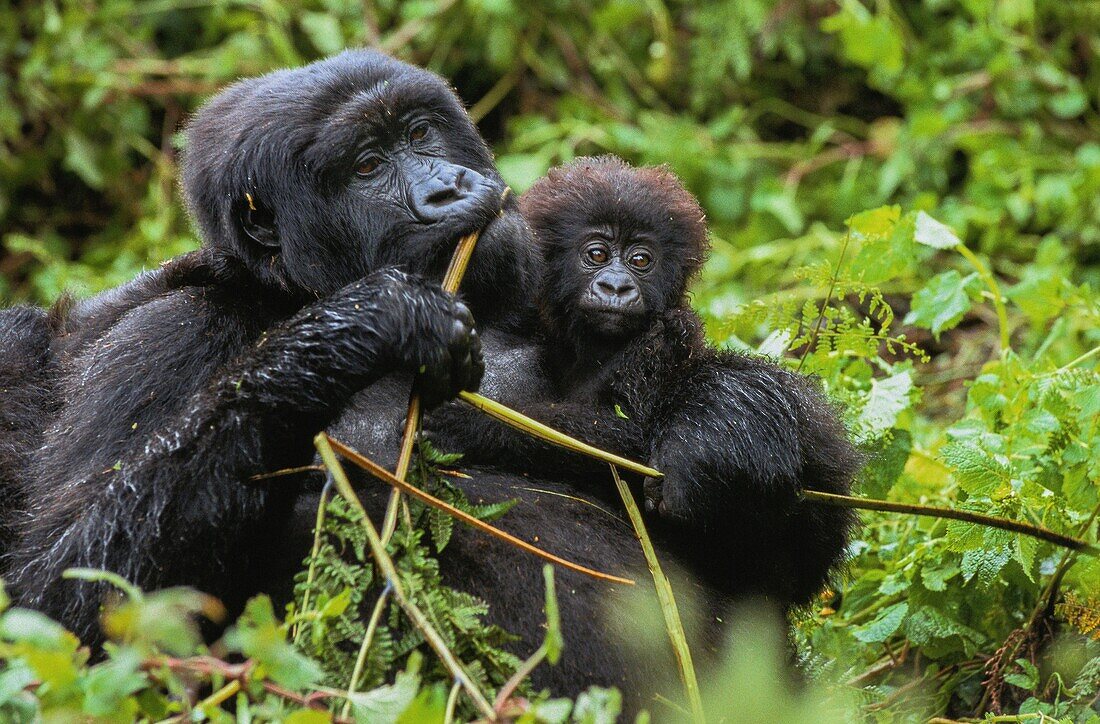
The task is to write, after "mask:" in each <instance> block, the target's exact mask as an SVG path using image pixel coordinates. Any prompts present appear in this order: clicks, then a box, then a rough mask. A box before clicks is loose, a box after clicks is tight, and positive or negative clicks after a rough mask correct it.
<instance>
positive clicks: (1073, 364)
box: [1058, 347, 1100, 372]
mask: <svg viewBox="0 0 1100 724" xmlns="http://www.w3.org/2000/svg"><path fill="white" fill-rule="evenodd" d="M1098 354H1100V347H1093V348H1092V349H1090V350H1089V351H1088V352H1085V353H1084V354H1083V355H1081V356H1080V357H1077V358H1076V359H1073V360H1070V361H1069V362H1066V363H1065V364H1064V365H1062V366H1061V367H1059V368H1058V371H1059V372H1065V371H1066V370H1068V369H1070V368H1072V367H1076V366H1077V365H1079V364H1081V363H1082V362H1088V361H1089V360H1090V359H1092V358H1093V357H1095V356H1096V355H1098Z"/></svg>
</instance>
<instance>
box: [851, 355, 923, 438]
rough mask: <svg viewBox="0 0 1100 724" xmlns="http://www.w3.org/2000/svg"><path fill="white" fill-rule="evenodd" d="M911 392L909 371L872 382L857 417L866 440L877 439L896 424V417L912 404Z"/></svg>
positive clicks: (911, 379) (911, 384)
mask: <svg viewBox="0 0 1100 724" xmlns="http://www.w3.org/2000/svg"><path fill="white" fill-rule="evenodd" d="M912 390H913V377H912V375H911V374H910V372H909V370H905V371H904V372H899V373H898V374H895V375H891V376H890V377H885V378H883V379H879V380H872V382H871V391H870V393H869V394H868V396H867V402H866V404H864V406H863V410H862V411H861V412H860V416H859V426H860V429H861V431H862V432H863V433H864V435H865V437H866V438H868V439H877V438H879V437H881V436H882V435H883V434H884V433H885V432H886V431H888V430H890V429H892V428H893V427H894V425H896V424H897V422H898V415H900V414H901V413H902V412H903V411H905V410H907V409H909V406H910V405H911V404H912V400H911V398H910V393H911V392H912Z"/></svg>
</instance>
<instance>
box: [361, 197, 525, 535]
mask: <svg viewBox="0 0 1100 724" xmlns="http://www.w3.org/2000/svg"><path fill="white" fill-rule="evenodd" d="M511 192H512V189H510V188H508V187H507V186H506V187H505V188H504V192H503V193H502V194H501V196H500V204H501V208H503V207H504V201H505V200H506V199H507V198H508V195H509V194H510V193H511ZM479 236H481V231H480V230H479V231H475V232H474V233H472V234H467V235H466V236H464V237H462V238H461V239H459V240H458V245H457V246H456V247H455V251H454V254H453V255H451V262H450V264H448V265H447V271H446V272H445V273H444V274H443V284H442V285H441V286H442V287H443V291H445V292H450V293H451V294H454V293H455V292H457V291H458V287H459V285H460V284H462V277H463V276H465V274H466V267H467V266H469V264H470V257H471V256H473V253H474V247H475V246H477V239H478V237H479ZM422 412H423V410H422V409H421V406H420V395H418V394H416V391H415V390H414V391H413V392H412V393H411V394H410V395H409V408H408V410H407V411H406V413H405V429H404V430H403V431H402V433H401V450H400V452H399V453H398V456H397V465H396V466H395V467H394V474H395V475H396V476H397V478H398V480H401V481H402V482H404V480H405V477H406V476H407V475H408V472H409V462H410V461H411V460H412V452H413V443H414V442H415V441H416V433H417V431H418V430H419V429H420V415H421V413H422ZM400 501H401V490H400V489H399V488H394V489H393V492H392V493H391V494H390V500H389V503H388V504H387V506H386V517H385V519H384V520H383V521H382V543H383V545H385V544H386V543H389V540H390V538H391V537H393V532H394V530H396V529H397V506H398V504H399V503H400Z"/></svg>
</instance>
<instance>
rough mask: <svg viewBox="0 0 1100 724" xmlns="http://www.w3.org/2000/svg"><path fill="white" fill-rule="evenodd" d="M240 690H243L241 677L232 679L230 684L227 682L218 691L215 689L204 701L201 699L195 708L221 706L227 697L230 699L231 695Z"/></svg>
mask: <svg viewBox="0 0 1100 724" xmlns="http://www.w3.org/2000/svg"><path fill="white" fill-rule="evenodd" d="M240 690H241V681H240V679H233V681H230V682H229V683H228V684H226V685H225V686H223V687H222V688H220V689H218V690H217V691H215V692H214V693H213V694H211V695H210V696H208V697H206V698H205V699H203V700H202V701H200V702H199V703H198V704H197V705H196V706H195V708H196V709H200V710H202V709H206V708H207V707H219V706H221V705H222V704H223V703H224V702H225V701H226V700H227V699H229V698H230V697H231V696H235V695H236V693H237V692H238V691H240Z"/></svg>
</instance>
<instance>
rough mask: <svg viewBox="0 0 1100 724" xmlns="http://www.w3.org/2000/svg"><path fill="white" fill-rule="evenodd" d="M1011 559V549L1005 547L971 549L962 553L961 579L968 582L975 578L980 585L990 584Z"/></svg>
mask: <svg viewBox="0 0 1100 724" xmlns="http://www.w3.org/2000/svg"><path fill="white" fill-rule="evenodd" d="M1011 559H1012V549H1011V548H1010V547H1009V546H1007V545H1000V546H993V547H990V548H972V549H970V550H968V551H967V552H966V553H963V559H962V566H961V567H962V573H963V579H965V580H967V581H970V580H972V579H974V578H977V579H978V581H979V582H980V583H984V584H989V583H992V582H993V581H994V580H996V578H997V574H999V573H1000V572H1001V569H1002V568H1004V567H1005V565H1006V564H1007V563H1008V562H1009V560H1011Z"/></svg>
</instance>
